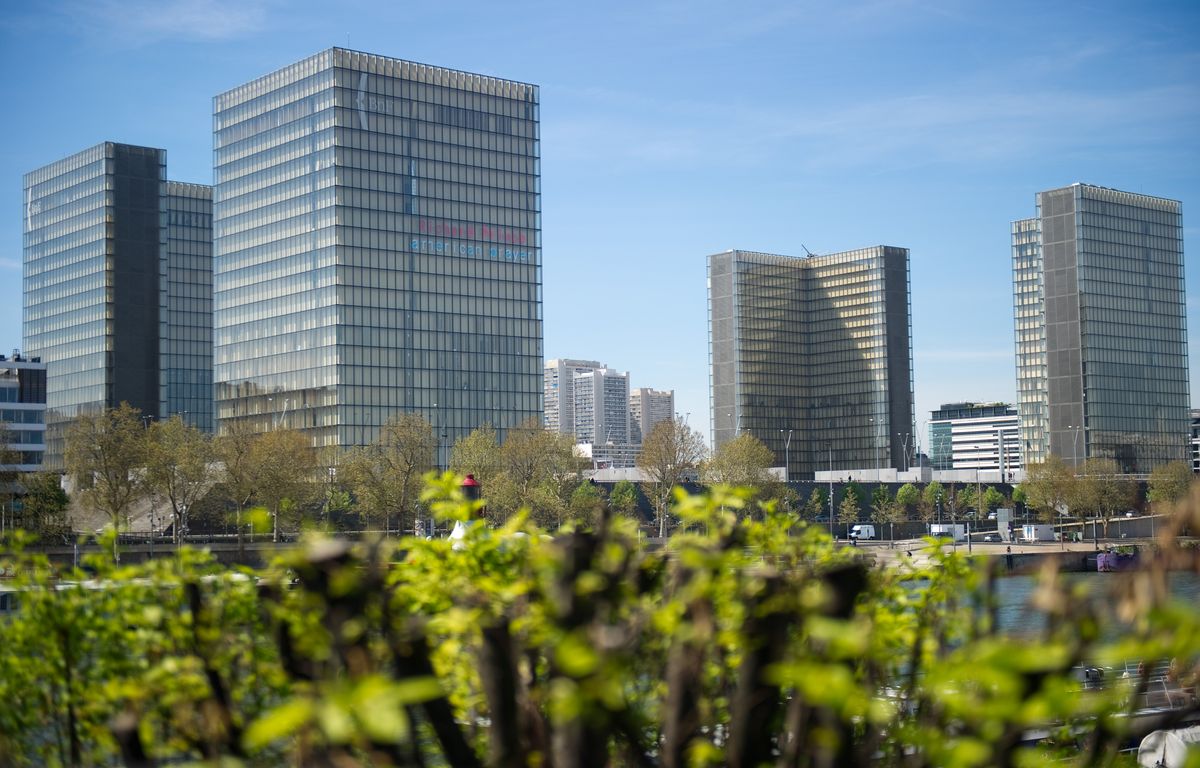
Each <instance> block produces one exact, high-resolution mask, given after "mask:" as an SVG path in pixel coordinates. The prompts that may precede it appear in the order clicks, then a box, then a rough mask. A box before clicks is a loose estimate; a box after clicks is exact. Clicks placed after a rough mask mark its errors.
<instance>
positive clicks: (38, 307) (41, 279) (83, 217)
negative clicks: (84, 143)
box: [23, 142, 166, 468]
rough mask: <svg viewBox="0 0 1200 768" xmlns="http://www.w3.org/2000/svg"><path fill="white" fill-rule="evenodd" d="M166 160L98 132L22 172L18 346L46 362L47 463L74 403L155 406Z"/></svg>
mask: <svg viewBox="0 0 1200 768" xmlns="http://www.w3.org/2000/svg"><path fill="white" fill-rule="evenodd" d="M165 164H166V155H165V152H163V151H162V150H160V149H152V148H149V147H134V146H129V145H124V144H114V143H111V142H106V143H104V144H99V145H97V146H95V147H92V148H91V149H88V150H85V151H83V152H80V153H78V154H75V155H72V156H70V157H67V158H64V159H62V160H60V161H58V162H56V163H52V164H50V165H47V166H45V167H44V168H40V169H38V170H36V171H33V172H31V173H28V174H26V175H25V178H24V201H25V205H24V217H23V218H24V222H25V227H24V297H25V307H24V336H25V351H26V354H28V355H29V356H31V357H34V356H36V357H40V358H41V360H42V361H43V362H44V363H45V364H46V366H47V415H46V420H47V425H48V436H47V450H46V463H47V466H48V467H51V468H58V467H60V466H61V456H62V430H63V428H64V425H65V423H66V422H68V421H69V420H70V419H72V418H73V417H74V416H75V415H76V414H77V413H79V412H81V411H82V410H86V409H96V408H102V407H104V406H106V405H115V404H117V403H119V402H121V401H127V402H129V403H130V404H132V405H134V406H136V407H138V408H141V409H142V410H143V412H145V413H150V414H152V413H154V412H155V411H156V410H157V409H158V402H159V400H158V386H159V385H158V381H157V377H158V341H157V335H158V334H157V331H158V275H159V269H160V256H161V248H160V236H159V221H160V217H161V213H162V208H161V191H162V185H163V183H164V182H165V173H166V171H165V168H166V165H165Z"/></svg>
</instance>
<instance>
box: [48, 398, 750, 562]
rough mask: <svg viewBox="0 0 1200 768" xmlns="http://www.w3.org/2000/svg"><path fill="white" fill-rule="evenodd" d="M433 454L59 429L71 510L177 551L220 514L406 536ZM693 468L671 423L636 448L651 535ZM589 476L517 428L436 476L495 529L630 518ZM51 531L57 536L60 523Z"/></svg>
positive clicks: (729, 467)
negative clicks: (529, 519)
mask: <svg viewBox="0 0 1200 768" xmlns="http://www.w3.org/2000/svg"><path fill="white" fill-rule="evenodd" d="M739 447H741V444H739ZM758 448H759V449H760V450H761V451H765V452H766V459H763V458H762V456H761V455H759V456H757V457H756V458H755V461H758V462H759V463H761V464H762V466H763V467H766V466H767V465H768V464H769V463H770V452H769V451H767V450H766V449H765V447H762V446H761V443H760V444H758ZM436 450H437V438H436V436H435V434H434V431H433V427H432V426H431V425H430V423H429V421H427V420H426V419H425V418H424V417H422V416H420V415H419V414H412V413H408V414H401V415H399V416H397V417H395V418H393V419H392V420H390V421H389V422H387V424H385V425H384V426H383V427H382V428H381V429H380V432H379V436H378V438H377V439H376V440H375V441H374V442H373V443H372V444H370V445H367V446H360V447H356V448H352V449H349V450H346V451H344V452H340V453H335V452H324V453H323V452H320V451H317V450H315V449H313V448H312V447H311V446H310V444H309V443H308V441H307V440H306V439H305V437H304V436H303V435H301V434H300V433H298V432H296V431H294V430H288V429H276V430H274V431H271V432H265V433H254V432H250V431H247V430H245V429H241V428H239V427H238V426H237V425H236V424H235V425H234V427H233V428H232V429H231V430H230V431H229V432H227V433H226V434H224V435H221V436H220V437H216V438H213V437H210V436H208V435H206V434H205V433H203V432H201V431H200V430H198V429H196V428H195V427H194V426H192V425H189V424H187V423H186V422H184V421H183V420H182V419H181V418H180V417H179V416H174V417H172V418H170V419H166V420H160V421H153V420H150V419H147V418H144V417H143V416H142V415H141V413H140V412H139V411H138V409H136V408H133V407H131V406H129V405H128V404H122V405H121V406H120V407H118V408H113V409H109V410H105V411H103V412H97V413H88V414H82V415H80V416H79V417H78V418H77V419H76V420H75V421H74V422H73V423H72V424H71V425H70V427H69V428H68V430H67V434H66V450H65V464H66V469H67V472H68V473H69V474H70V475H71V477H72V479H73V481H74V490H75V493H76V495H77V501H78V502H79V503H80V504H81V505H82V506H83V507H84V508H86V509H89V510H93V511H95V512H97V513H102V514H103V515H104V516H105V517H106V519H107V520H108V522H109V523H110V524H111V525H112V526H113V527H114V528H115V529H118V530H121V529H128V528H129V524H130V519H131V516H132V515H133V514H135V513H136V512H137V511H139V510H142V509H145V508H146V507H147V505H150V506H153V507H154V508H155V509H161V508H163V507H165V513H164V517H165V518H166V520H167V521H169V522H170V523H171V525H170V529H171V531H172V534H173V536H174V538H175V540H176V542H178V541H179V537H180V535H181V534H183V533H186V532H187V530H188V527H189V518H190V517H191V516H193V515H196V514H212V513H214V512H220V511H221V510H226V511H228V512H230V516H231V517H232V518H233V519H232V522H234V524H235V525H236V528H237V530H238V532H239V534H240V533H241V532H242V530H243V528H244V525H243V523H245V522H246V520H245V519H244V517H245V513H246V511H247V510H248V509H250V508H263V509H266V510H267V511H268V512H270V516H271V521H272V527H273V529H274V531H275V534H276V536H277V537H278V534H279V532H280V526H283V528H284V530H287V529H293V528H295V527H296V526H297V525H298V523H299V522H300V519H301V518H303V517H305V516H307V517H309V518H310V519H311V518H312V517H314V516H315V515H324V516H325V522H326V523H329V522H330V520H331V519H333V518H337V519H340V520H343V521H345V520H347V519H351V520H356V522H357V524H358V525H361V526H369V527H377V528H379V529H382V530H383V531H385V532H386V533H393V532H395V533H412V532H415V531H417V530H419V526H420V521H421V519H422V509H421V505H420V487H421V483H422V478H423V477H424V475H425V474H426V473H427V472H429V471H431V470H434V469H435V468H436V467H435V455H436ZM704 457H705V454H704V443H703V440H702V439H701V438H700V436H699V434H698V433H696V432H695V431H694V430H692V429H690V428H688V427H687V426H686V424H683V423H681V422H673V421H668V422H664V423H662V424H660V425H658V427H657V428H656V429H655V430H654V431H652V432H651V434H650V435H649V436H647V439H646V441H645V445H644V449H643V451H642V453H641V456H640V457H639V464H640V466H642V467H643V468H644V469H645V470H646V473H647V475H648V476H650V477H651V478H652V481H651V482H648V483H645V484H643V492H644V493H645V494H646V496H647V497H648V498H649V499H650V500H651V501H652V502H653V503H654V505H655V507H656V509H658V510H660V514H659V526H660V530H661V529H662V528H664V527H665V526H666V518H667V515H666V514H665V510H666V509H667V506H668V504H669V502H670V498H671V495H670V490H671V488H673V487H674V486H675V485H678V484H680V483H682V482H684V481H685V480H687V479H691V478H694V477H695V473H696V472H697V470H698V468H699V467H700V466H701V464H702V462H703V460H704ZM736 463H737V462H733V461H730V460H722V459H721V458H720V457H717V458H716V459H715V460H714V462H713V463H712V465H711V467H712V471H713V472H715V473H718V474H719V475H720V476H721V477H723V478H727V479H726V481H727V482H736V483H748V484H749V483H754V482H755V481H756V480H757V479H760V478H759V477H758V475H757V474H755V473H753V472H747V471H745V470H744V469H739V468H737V467H736V466H735V464H736ZM588 466H589V463H588V462H587V460H586V459H583V458H581V457H580V456H579V455H578V454H577V453H576V451H575V446H574V441H573V440H572V438H571V436H570V435H562V434H557V433H554V432H549V431H547V430H545V429H543V428H542V426H541V424H540V423H539V422H538V421H537V420H530V421H528V422H526V423H524V424H522V425H520V426H518V427H515V428H513V429H510V430H509V431H508V434H507V435H506V439H505V440H504V441H503V443H501V442H500V441H499V439H498V435H497V431H496V429H495V428H494V427H492V426H491V425H486V424H485V425H484V426H482V427H480V428H478V429H476V430H475V431H474V432H472V433H471V434H469V435H467V436H466V437H464V438H462V439H460V440H458V441H457V442H456V443H455V445H454V446H453V449H452V451H451V454H450V467H449V469H451V470H452V471H454V472H457V473H459V474H463V475H466V474H472V475H474V476H475V477H476V479H478V480H479V481H480V482H481V483H482V484H483V485H484V486H485V487H486V489H487V499H488V506H487V508H486V511H485V513H486V514H487V515H488V516H489V517H491V518H493V519H496V520H503V519H506V518H508V517H509V516H510V515H512V514H513V513H514V512H516V511H517V510H518V509H522V508H524V509H528V510H530V512H531V514H532V515H533V518H534V520H535V521H536V522H537V523H538V524H540V525H544V526H547V527H551V528H555V527H558V526H559V525H561V524H562V523H563V522H565V521H566V520H568V519H572V518H588V517H591V516H594V515H595V514H596V512H597V511H598V509H599V507H601V506H608V507H610V508H611V509H613V510H614V511H617V512H621V513H624V514H633V513H634V512H635V511H636V509H637V507H638V504H639V498H638V490H637V488H636V487H635V486H634V484H633V483H629V482H626V483H621V484H618V486H617V487H616V488H614V489H613V491H612V492H611V493H610V494H607V495H605V494H604V493H603V492H602V491H600V489H599V488H598V487H597V486H596V485H595V484H593V483H590V482H587V481H586V478H585V477H584V474H583V471H582V470H584V469H585V468H587V467H588ZM64 506H65V505H64ZM164 522H165V521H164ZM55 524H56V525H58V526H59V527H62V526H63V524H64V519H63V517H62V516H61V515H60V516H59V517H58V518H57V521H56V522H55ZM162 527H166V526H165V525H164V526H162ZM37 530H38V532H41V533H46V532H48V531H49V528H48V527H39V528H37Z"/></svg>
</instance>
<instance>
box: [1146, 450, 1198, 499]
mask: <svg viewBox="0 0 1200 768" xmlns="http://www.w3.org/2000/svg"><path fill="white" fill-rule="evenodd" d="M1192 478H1193V475H1192V468H1191V466H1190V465H1189V464H1188V462H1186V461H1172V462H1170V463H1169V464H1160V465H1158V466H1157V467H1155V468H1154V469H1152V470H1150V482H1149V490H1148V492H1147V494H1146V500H1147V501H1149V502H1150V503H1151V504H1153V505H1154V506H1155V507H1159V506H1170V505H1171V504H1174V503H1175V502H1177V501H1180V500H1182V499H1184V498H1185V497H1186V496H1187V493H1188V489H1189V488H1190V487H1191V485H1192ZM1155 511H1158V510H1157V509H1156V510H1155Z"/></svg>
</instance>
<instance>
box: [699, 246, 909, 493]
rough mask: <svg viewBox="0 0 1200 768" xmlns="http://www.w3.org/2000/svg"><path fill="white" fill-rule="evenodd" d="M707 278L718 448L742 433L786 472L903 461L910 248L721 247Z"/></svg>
mask: <svg viewBox="0 0 1200 768" xmlns="http://www.w3.org/2000/svg"><path fill="white" fill-rule="evenodd" d="M708 284H709V290H708V296H709V301H708V307H709V345H710V354H711V380H710V396H711V404H712V413H711V422H710V429H711V431H712V437H713V443H714V446H715V447H720V446H721V445H722V444H724V443H725V442H726V441H728V440H730V439H732V438H733V437H735V436H736V435H738V434H740V433H742V432H749V433H750V434H752V435H754V436H755V437H757V438H758V439H759V440H761V441H763V443H765V444H766V445H767V447H768V448H770V449H771V450H772V451H774V452H775V456H776V460H777V462H778V463H779V464H780V465H782V464H783V463H784V462H785V459H786V460H788V461H789V463H790V466H789V468H788V473H789V476H790V477H792V478H793V479H799V478H802V477H804V476H808V477H811V476H812V474H813V473H814V472H815V471H817V470H821V469H826V468H828V467H829V466H830V465H832V467H833V468H845V467H853V468H870V467H898V468H902V469H903V468H906V465H907V463H908V462H907V457H906V456H905V455H904V454H905V453H906V448H905V446H906V445H907V446H911V445H913V442H914V441H913V431H914V429H913V394H912V392H913V390H912V340H911V335H910V328H911V322H910V316H909V286H908V250H907V249H904V248H894V247H891V246H877V247H873V248H864V249H861V250H856V251H847V252H845V253H836V254H830V255H827V256H810V257H808V258H794V257H790V256H778V255H773V254H766V253H754V252H751V251H726V252H725V253H718V254H716V255H713V256H710V257H709V258H708ZM789 436H790V437H789ZM789 439H790V444H789Z"/></svg>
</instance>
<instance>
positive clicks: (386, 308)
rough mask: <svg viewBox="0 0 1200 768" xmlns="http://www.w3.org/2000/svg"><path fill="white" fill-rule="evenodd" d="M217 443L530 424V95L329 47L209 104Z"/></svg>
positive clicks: (533, 381) (534, 306) (346, 439)
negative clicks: (238, 426)
mask: <svg viewBox="0 0 1200 768" xmlns="http://www.w3.org/2000/svg"><path fill="white" fill-rule="evenodd" d="M213 121H214V154H215V169H214V181H215V191H214V197H213V209H214V275H213V301H214V316H215V317H214V377H215V386H216V401H217V402H216V409H217V419H218V424H219V428H221V429H225V428H227V427H228V426H229V425H231V424H233V423H235V422H243V423H246V424H248V425H249V426H250V427H251V428H252V429H256V430H265V429H270V428H272V427H274V426H288V427H292V428H297V429H301V430H304V431H305V432H306V433H308V434H309V435H310V437H311V438H312V440H313V442H314V445H318V446H351V445H361V444H365V443H369V442H371V441H372V440H373V439H374V438H375V436H376V434H377V432H378V429H379V427H380V426H381V425H382V424H383V423H384V422H386V421H387V419H388V418H389V417H391V416H393V415H395V414H398V413H402V412H419V413H422V414H424V415H425V416H426V417H427V418H428V419H429V420H430V422H431V423H432V424H433V426H434V429H435V433H436V434H437V435H438V438H439V441H440V444H441V447H440V449H439V460H440V462H441V463H442V464H443V465H444V464H445V463H446V459H447V456H448V450H449V446H450V445H452V444H453V442H454V440H455V439H456V438H457V437H460V436H462V435H465V434H467V433H469V432H470V431H471V430H472V429H474V428H475V427H477V426H479V425H481V424H483V423H486V422H490V423H492V424H493V425H494V426H496V427H497V429H498V430H499V431H500V433H501V434H503V433H504V431H505V430H506V429H507V428H509V427H512V426H514V425H516V424H518V423H520V422H522V421H525V420H526V419H529V418H539V419H540V418H541V412H542V376H541V367H542V314H541V312H542V305H541V283H542V275H541V228H540V186H539V184H540V182H539V173H540V169H539V160H538V158H539V138H538V89H537V87H536V86H533V85H527V84H524V83H517V82H512V81H508V80H499V79H496V78H492V77H487V76H483V75H475V74H469V73H465V72H456V71H453V70H448V69H441V68H439V67H432V66H426V65H423V64H415V63H412V62H408V61H401V60H398V59H392V58H387V57H383V56H374V55H370V54H366V53H359V52H355V51H349V50H343V49H340V48H333V49H330V50H327V51H323V52H321V53H318V54H316V55H315V56H312V57H310V58H307V59H305V60H303V61H300V62H298V63H296V64H292V65H291V66H288V67H285V68H283V69H281V70H279V71H278V72H273V73H271V74H269V75H266V76H264V77H261V78H259V79H257V80H254V81H253V82H250V83H247V84H246V85H243V86H240V87H238V88H235V89H233V90H231V91H229V92H227V93H224V94H221V95H219V96H217V97H216V98H215V100H214V119H213Z"/></svg>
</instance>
